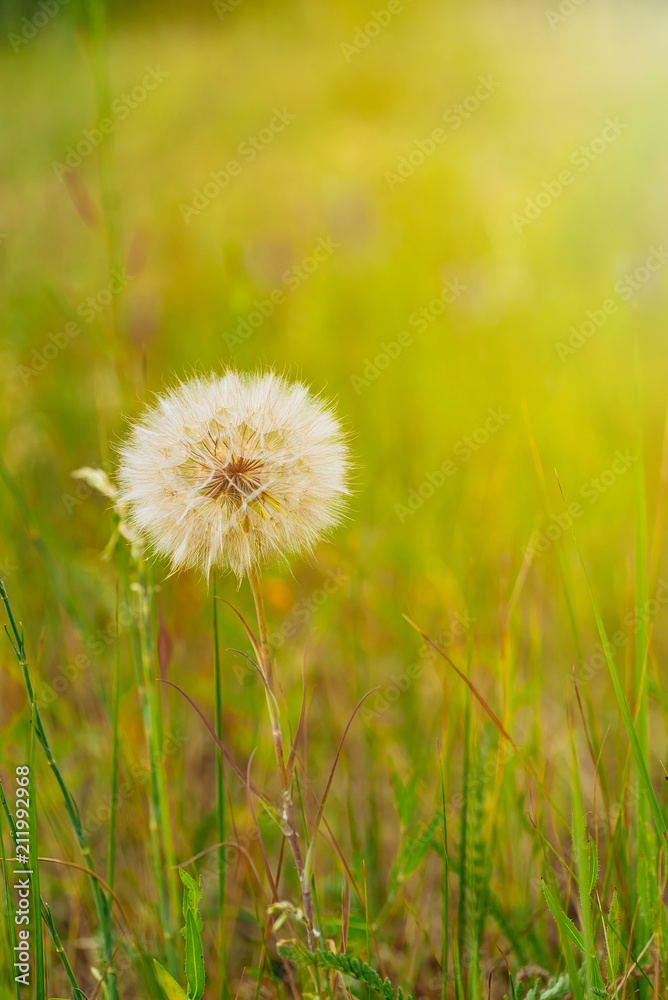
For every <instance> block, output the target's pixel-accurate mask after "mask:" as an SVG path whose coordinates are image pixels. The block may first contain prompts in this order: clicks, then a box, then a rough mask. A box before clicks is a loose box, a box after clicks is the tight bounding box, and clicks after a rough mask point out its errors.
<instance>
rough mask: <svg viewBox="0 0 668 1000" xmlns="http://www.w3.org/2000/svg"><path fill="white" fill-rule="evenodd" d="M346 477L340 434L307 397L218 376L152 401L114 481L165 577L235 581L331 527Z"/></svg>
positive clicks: (260, 377)
mask: <svg viewBox="0 0 668 1000" xmlns="http://www.w3.org/2000/svg"><path fill="white" fill-rule="evenodd" d="M348 470H349V462H348V457H347V448H346V444H345V440H344V435H343V433H342V430H341V426H340V424H339V422H338V421H337V419H336V417H335V416H334V415H333V413H332V412H331V410H330V409H329V408H328V407H327V406H326V405H325V404H324V403H323V402H322V401H321V400H320V399H317V398H315V397H313V396H312V395H311V394H310V393H309V391H308V389H307V388H306V386H304V385H302V384H300V383H289V382H286V381H285V380H284V379H282V378H280V377H278V376H277V375H275V374H274V373H273V372H268V373H266V374H260V373H257V374H250V373H239V372H236V371H227V372H226V373H225V374H224V375H222V376H211V377H209V378H195V379H193V380H192V381H190V382H186V383H183V384H181V385H179V386H178V387H177V388H175V389H173V390H171V391H169V392H167V393H165V394H163V395H162V396H160V397H159V398H158V402H157V404H156V405H155V406H154V407H152V408H151V409H149V410H148V411H147V412H146V413H145V414H144V416H143V417H142V419H141V420H140V421H139V422H138V423H137V424H135V425H134V427H133V429H132V432H131V435H130V438H129V441H128V442H127V443H126V444H125V446H124V447H123V448H122V449H121V463H120V468H119V477H118V478H119V482H120V491H119V492H120V497H121V499H122V501H123V502H124V503H125V504H126V505H127V508H128V511H129V517H130V521H131V523H132V525H133V527H134V528H135V529H136V530H137V531H138V532H140V533H141V534H142V535H144V536H146V537H147V538H148V539H149V540H150V542H151V543H152V544H153V546H154V548H155V549H156V550H157V551H158V552H159V553H160V554H161V555H164V556H166V557H167V558H168V559H169V560H170V562H171V566H172V570H177V569H181V568H187V567H197V568H200V569H201V570H202V571H203V572H204V573H205V574H206V575H207V576H208V574H209V572H210V570H211V568H212V567H213V566H220V567H222V568H227V569H230V570H232V571H233V572H234V573H235V574H236V575H237V576H238V577H239V579H241V578H242V577H243V576H244V575H246V574H248V573H249V572H250V571H251V570H253V569H254V568H256V567H257V566H259V565H260V564H261V563H263V562H265V561H266V560H268V559H271V558H276V557H278V556H285V555H287V554H289V553H297V552H300V551H304V550H308V549H310V548H312V546H313V545H314V544H315V542H316V541H317V540H318V539H319V538H320V537H321V536H322V535H323V534H324V533H325V532H326V531H328V530H329V529H330V528H332V527H333V526H334V525H335V524H336V523H337V522H338V521H339V519H340V516H341V511H342V507H343V504H344V500H345V496H346V494H347V493H348V488H347V479H348Z"/></svg>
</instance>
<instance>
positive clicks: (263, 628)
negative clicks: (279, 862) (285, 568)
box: [248, 567, 314, 951]
mask: <svg viewBox="0 0 668 1000" xmlns="http://www.w3.org/2000/svg"><path fill="white" fill-rule="evenodd" d="M248 581H249V583H250V585H251V590H252V591H253V600H254V602H255V612H256V614H257V623H258V628H259V630H260V643H261V650H262V661H263V662H262V664H261V666H262V670H263V672H264V676H265V679H266V682H267V689H268V690H267V705H268V706H269V714H270V716H271V728H272V735H273V738H274V750H275V752H276V762H277V764H278V773H279V776H280V779H281V789H282V792H283V820H284V822H285V824H286V836H287V839H288V843H289V844H290V850H291V851H292V856H293V858H294V861H295V867H296V869H297V876H298V878H299V885H300V888H301V894H302V906H303V909H304V916H305V917H306V933H307V938H308V946H309V949H310V950H311V951H313V941H314V933H313V930H314V924H313V895H312V891H311V881H310V878H309V877H308V876H307V875H306V873H305V870H304V861H303V858H302V852H301V847H300V845H299V834H298V833H297V830H296V827H295V817H294V807H293V804H292V792H291V789H290V785H289V783H288V776H287V771H286V767H285V754H284V752H283V735H282V733H281V726H280V721H279V719H278V718H277V717H276V709H275V707H274V706H275V705H276V704H277V702H276V698H275V695H274V680H273V671H272V665H271V651H270V648H269V637H268V632H267V616H266V614H265V610H264V600H263V598H262V587H261V584H260V577H259V573H258V571H257V570H256V569H255V567H253V568H252V569H251V570H250V572H249V573H248Z"/></svg>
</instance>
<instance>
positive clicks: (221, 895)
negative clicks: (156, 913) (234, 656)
mask: <svg viewBox="0 0 668 1000" xmlns="http://www.w3.org/2000/svg"><path fill="white" fill-rule="evenodd" d="M216 585H217V577H216V574H215V572H214V574H213V674H214V676H213V683H214V696H215V712H216V717H215V720H214V725H215V732H216V736H217V738H218V739H219V740H222V738H223V691H222V684H223V679H222V674H221V669H220V644H219V641H218V639H219V636H218V595H217V593H216ZM216 758H217V759H216V830H217V833H218V842H219V843H221V844H222V843H223V841H224V840H225V780H224V774H223V767H224V764H223V759H222V757H221V756H220V754H216ZM225 869H226V865H225V851H224V849H223V848H222V847H221V848H220V849H219V851H218V951H219V954H220V997H221V1000H230V987H229V983H228V981H227V943H226V940H225Z"/></svg>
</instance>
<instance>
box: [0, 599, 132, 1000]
mask: <svg viewBox="0 0 668 1000" xmlns="http://www.w3.org/2000/svg"><path fill="white" fill-rule="evenodd" d="M0 600H2V603H3V604H4V606H5V612H6V614H7V618H8V619H9V629H7V634H8V636H9V641H10V642H11V644H12V648H13V650H14V655H15V656H16V659H17V660H18V663H19V667H20V670H21V675H22V677H23V682H24V684H25V688H26V692H27V695H28V700H29V702H30V704H31V705H32V706H34V708H33V726H34V732H35V736H36V738H37V740H38V742H39V744H40V746H41V747H42V749H43V751H44V755H45V757H46V760H47V763H48V765H49V767H50V768H51V771H52V773H53V775H54V777H55V779H56V782H57V784H58V787H59V788H60V791H61V793H62V796H63V800H64V802H65V810H66V812H67V816H68V819H69V821H70V824H71V826H72V829H73V831H74V835H75V837H76V840H77V844H78V845H79V850H80V851H81V854H82V856H83V859H84V861H85V863H86V866H87V867H88V868H89V869H90V870H91V871H95V866H94V864H93V856H92V854H91V849H90V845H89V843H88V838H87V836H86V833H85V831H84V828H83V824H82V822H81V816H80V815H79V809H78V807H77V804H76V801H75V799H74V796H73V795H72V794H71V792H70V791H69V789H68V787H67V784H66V782H65V779H64V778H63V775H62V773H61V771H60V768H59V767H58V765H57V763H56V759H55V757H54V756H53V752H52V750H51V746H50V744H49V740H48V738H47V735H46V732H45V729H44V725H43V723H42V718H41V714H40V711H39V707H38V706H37V705H36V704H35V699H34V693H33V687H32V682H31V680H30V674H29V671H28V657H27V653H26V648H25V643H24V639H23V630H22V629H20V628H19V626H18V625H17V623H16V620H15V618H14V613H13V611H12V608H11V604H10V601H9V596H8V594H7V590H6V588H5V585H4V583H3V582H2V581H1V580H0ZM89 881H90V888H91V892H92V894H93V899H94V901H95V909H96V911H97V916H98V921H99V924H100V932H101V934H102V951H103V955H104V961H105V965H106V964H107V963H108V962H110V961H111V957H112V953H113V944H112V924H111V910H110V908H109V903H108V901H107V897H106V896H105V894H104V893H103V892H102V890H101V889H100V886H99V884H98V881H97V879H95V878H93V877H92V876H91V877H90V879H89ZM104 989H105V991H106V995H108V997H109V1000H118V989H117V986H116V977H115V975H114V972H113V968H110V971H109V975H108V977H107V980H106V981H105V986H104Z"/></svg>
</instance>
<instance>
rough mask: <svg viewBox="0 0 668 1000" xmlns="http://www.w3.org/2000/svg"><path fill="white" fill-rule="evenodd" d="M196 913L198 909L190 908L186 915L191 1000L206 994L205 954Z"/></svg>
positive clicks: (187, 976) (189, 993)
mask: <svg viewBox="0 0 668 1000" xmlns="http://www.w3.org/2000/svg"><path fill="white" fill-rule="evenodd" d="M196 914H197V911H196V910H195V911H194V912H193V911H192V910H188V913H187V915H186V978H187V980H188V998H189V1000H202V996H203V995H204V979H205V971H204V954H203V952H202V941H201V938H200V935H199V927H198V926H197V918H196ZM200 925H201V918H200Z"/></svg>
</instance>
